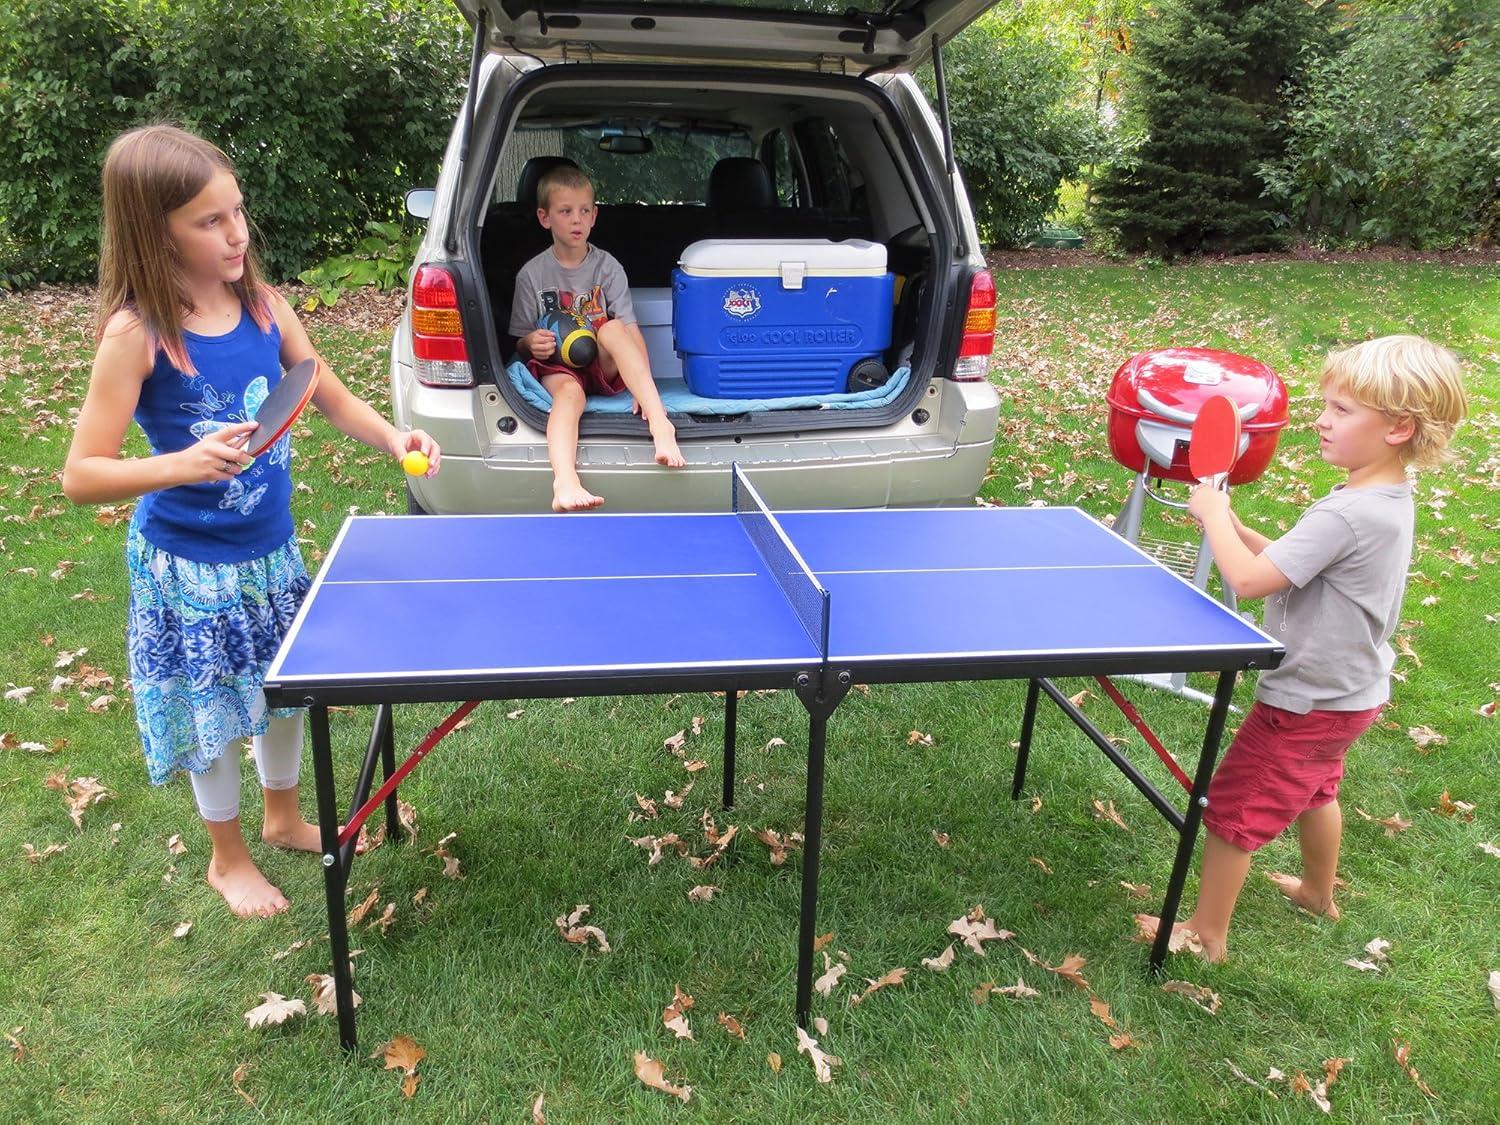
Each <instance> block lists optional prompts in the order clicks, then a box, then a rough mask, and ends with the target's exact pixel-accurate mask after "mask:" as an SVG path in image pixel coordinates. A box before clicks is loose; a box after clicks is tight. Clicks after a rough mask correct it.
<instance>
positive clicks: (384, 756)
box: [380, 703, 401, 843]
mask: <svg viewBox="0 0 1500 1125" xmlns="http://www.w3.org/2000/svg"><path fill="white" fill-rule="evenodd" d="M381 706H382V707H383V708H384V709H385V711H386V718H385V728H384V729H385V734H384V736H383V737H382V738H381V741H380V769H381V773H382V774H383V776H384V777H385V780H386V781H389V780H390V779H391V774H393V773H395V772H396V709H395V707H394V706H393V705H391V704H389V703H385V704H382V705H381ZM398 789H399V787H398ZM396 793H397V789H392V790H391V795H390V796H389V797H387V798H386V799H385V835H386V838H387V839H388V840H390V841H391V843H395V842H396V841H397V840H399V839H401V810H400V808H399V806H398V805H397V804H396Z"/></svg>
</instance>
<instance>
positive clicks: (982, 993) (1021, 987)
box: [973, 977, 1041, 1004]
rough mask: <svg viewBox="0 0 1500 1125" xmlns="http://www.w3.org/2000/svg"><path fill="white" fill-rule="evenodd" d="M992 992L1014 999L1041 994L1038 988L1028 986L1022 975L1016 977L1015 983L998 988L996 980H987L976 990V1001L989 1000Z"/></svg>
mask: <svg viewBox="0 0 1500 1125" xmlns="http://www.w3.org/2000/svg"><path fill="white" fill-rule="evenodd" d="M992 992H993V993H995V994H997V995H1000V996H1009V997H1010V998H1011V999H1013V1000H1025V999H1026V998H1028V997H1031V996H1040V995H1041V993H1040V992H1038V991H1037V990H1036V989H1034V988H1031V987H1030V986H1028V985H1027V983H1026V981H1025V980H1024V979H1023V978H1021V977H1017V978H1016V983H1015V984H1011V985H1006V986H1005V987H1003V988H997V987H995V982H994V981H990V980H987V981H985V982H984V983H983V984H981V985H980V986H979V987H978V988H976V989H975V990H974V993H973V995H974V1003H976V1004H983V1003H985V1002H986V1001H987V1000H989V998H990V993H992Z"/></svg>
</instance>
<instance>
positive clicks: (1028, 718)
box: [1010, 680, 1041, 801]
mask: <svg viewBox="0 0 1500 1125" xmlns="http://www.w3.org/2000/svg"><path fill="white" fill-rule="evenodd" d="M1040 692H1041V687H1040V685H1038V684H1037V682H1036V681H1035V680H1028V681H1027V682H1026V710H1025V711H1024V712H1023V713H1022V715H1021V745H1020V748H1019V749H1017V750H1016V772H1015V774H1014V775H1012V777H1011V781H1010V799H1011V800H1013V801H1014V800H1016V799H1017V798H1018V797H1020V796H1021V787H1022V786H1023V785H1025V784H1026V759H1027V757H1028V756H1029V755H1030V754H1031V730H1032V728H1033V727H1034V726H1035V725H1036V700H1037V695H1038V694H1039V693H1040Z"/></svg>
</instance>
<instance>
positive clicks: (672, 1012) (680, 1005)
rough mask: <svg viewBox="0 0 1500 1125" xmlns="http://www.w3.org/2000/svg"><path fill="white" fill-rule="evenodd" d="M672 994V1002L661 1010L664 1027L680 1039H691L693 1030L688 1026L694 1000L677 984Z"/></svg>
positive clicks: (673, 987)
mask: <svg viewBox="0 0 1500 1125" xmlns="http://www.w3.org/2000/svg"><path fill="white" fill-rule="evenodd" d="M672 993H673V996H672V1002H671V1003H670V1004H668V1005H667V1006H666V1007H665V1008H663V1009H662V1010H661V1022H662V1026H664V1027H665V1028H666V1029H667V1030H668V1031H670V1032H671V1033H672V1034H673V1035H675V1036H677V1038H678V1039H691V1038H692V1037H693V1029H692V1028H691V1027H689V1026H688V1021H687V1014H688V1010H689V1009H690V1008H691V1007H692V1006H693V998H692V997H691V996H689V995H688V994H687V993H686V992H684V991H682V989H681V988H679V987H678V986H677V985H675V984H674V985H673V986H672Z"/></svg>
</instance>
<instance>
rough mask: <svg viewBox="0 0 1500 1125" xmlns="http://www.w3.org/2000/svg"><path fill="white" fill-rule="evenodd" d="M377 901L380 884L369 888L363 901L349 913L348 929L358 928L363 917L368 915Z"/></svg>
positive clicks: (378, 899)
mask: <svg viewBox="0 0 1500 1125" xmlns="http://www.w3.org/2000/svg"><path fill="white" fill-rule="evenodd" d="M379 901H380V884H379V883H377V884H375V886H373V887H372V888H370V893H369V894H368V895H366V896H365V898H364V901H363V902H361V903H360V904H359V905H358V906H356V907H355V908H354V909H353V910H351V911H349V925H350V927H351V928H352V927H354V926H358V925H359V924H360V923H361V922H363V921H364V920H365V915H366V914H368V913H370V911H371V910H373V909H375V904H376V903H378V902H379Z"/></svg>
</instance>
